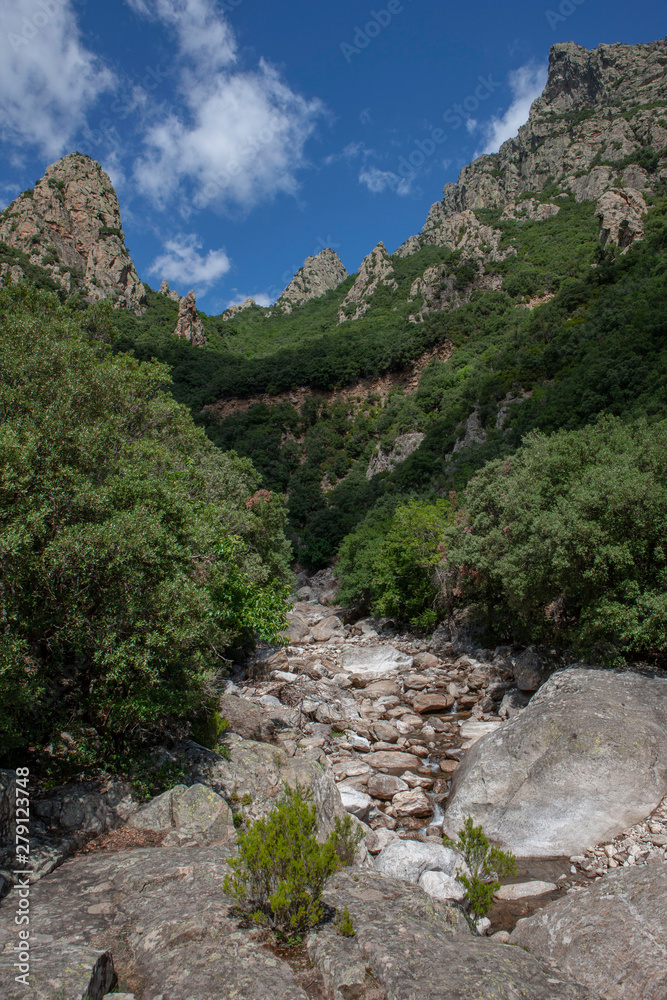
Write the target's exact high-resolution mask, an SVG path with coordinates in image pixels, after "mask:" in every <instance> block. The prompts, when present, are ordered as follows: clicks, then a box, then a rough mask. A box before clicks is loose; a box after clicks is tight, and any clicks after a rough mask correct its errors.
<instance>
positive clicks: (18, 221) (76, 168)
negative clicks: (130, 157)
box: [0, 153, 145, 312]
mask: <svg viewBox="0 0 667 1000" xmlns="http://www.w3.org/2000/svg"><path fill="white" fill-rule="evenodd" d="M0 241H2V242H4V243H5V244H7V245H8V246H10V247H12V248H14V249H16V250H19V251H22V252H23V253H25V254H26V255H27V256H28V257H29V259H30V263H31V264H34V265H37V266H38V267H41V268H43V269H44V270H45V271H47V272H48V273H49V274H50V275H51V277H52V278H53V280H54V281H55V282H56V284H58V285H60V287H61V288H63V289H64V290H65V291H67V292H74V291H80V292H81V293H82V294H83V295H84V296H85V298H86V299H87V300H88V301H90V302H95V301H97V300H99V299H110V300H111V301H112V302H113V304H114V306H115V307H117V308H123V309H131V310H132V311H134V312H138V311H140V310H141V307H142V303H143V300H144V297H145V290H144V286H143V285H142V283H141V282H140V280H139V276H138V274H137V272H136V269H135V267H134V264H133V263H132V259H131V257H130V255H129V253H128V251H127V248H126V246H125V237H124V235H123V229H122V225H121V219H120V208H119V206H118V198H117V197H116V192H115V191H114V189H113V186H112V184H111V181H110V179H109V177H108V175H107V174H105V173H104V171H103V170H102V168H101V167H100V165H99V163H96V162H95V160H91V158H90V157H89V156H83V155H82V154H81V153H71V154H70V155H68V156H65V157H63V158H62V159H61V160H58V162H57V163H54V164H53V165H52V166H50V167H49V168H48V169H47V171H46V173H45V175H44V177H43V178H42V179H41V180H40V181H38V182H37V184H36V185H35V187H34V189H33V190H32V191H26V192H25V193H24V194H22V195H20V196H19V197H18V198H17V199H16V200H15V201H14V202H12V204H11V205H9V207H8V208H6V209H5V210H4V212H2V213H1V214H0ZM11 277H12V280H16V277H18V275H17V276H15V275H13V274H12V276H11Z"/></svg>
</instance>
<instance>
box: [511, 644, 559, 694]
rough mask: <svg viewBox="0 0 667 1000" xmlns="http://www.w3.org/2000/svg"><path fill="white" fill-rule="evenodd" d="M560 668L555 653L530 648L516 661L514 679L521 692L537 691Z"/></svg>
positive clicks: (538, 648) (536, 647)
mask: <svg viewBox="0 0 667 1000" xmlns="http://www.w3.org/2000/svg"><path fill="white" fill-rule="evenodd" d="M558 666H559V663H558V660H557V658H556V655H555V653H552V652H550V651H547V650H544V649H540V647H539V646H528V648H527V649H524V651H523V653H521V654H520V655H519V656H517V658H516V660H515V661H514V679H515V681H516V686H517V687H518V689H519V691H527V692H532V691H537V689H538V688H540V687H542V685H543V684H544V682H545V681H547V680H548V679H549V677H551V675H552V674H553V672H554V670H556V669H557V667H558Z"/></svg>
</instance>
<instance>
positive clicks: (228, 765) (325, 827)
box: [190, 736, 368, 840]
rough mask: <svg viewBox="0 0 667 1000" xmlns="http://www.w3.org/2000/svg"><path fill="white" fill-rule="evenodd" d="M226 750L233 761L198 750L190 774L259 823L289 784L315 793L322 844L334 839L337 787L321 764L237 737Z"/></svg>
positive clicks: (339, 807)
mask: <svg viewBox="0 0 667 1000" xmlns="http://www.w3.org/2000/svg"><path fill="white" fill-rule="evenodd" d="M227 745H228V748H229V753H230V759H229V760H225V758H223V757H221V756H220V755H219V754H215V753H211V752H205V753H202V752H201V751H199V750H198V749H195V751H193V752H192V754H191V764H190V769H191V774H192V776H193V778H195V779H196V780H197V781H199V782H200V783H201V784H204V785H208V786H209V787H211V788H213V790H214V791H216V792H218V793H219V794H220V795H222V796H223V798H225V799H227V801H228V802H232V803H236V804H237V805H238V807H239V810H240V811H242V812H243V815H244V816H245V817H246V818H247V819H249V820H254V819H259V818H260V816H266V815H267V813H269V812H271V810H272V809H274V808H275V805H276V802H277V800H278V799H279V798H280V797H281V796H282V795H283V793H284V790H285V785H286V784H287V785H289V786H290V787H292V788H294V787H295V786H296V785H297V784H298V785H301V786H303V787H305V788H307V789H310V790H311V791H312V793H313V801H314V803H315V806H316V808H317V820H318V836H319V837H320V838H321V839H323V840H324V839H326V838H327V837H328V835H329V834H330V833H331V831H332V830H333V827H334V823H335V820H336V817H339V818H340V819H342V818H344V816H345V810H344V808H343V804H342V802H341V800H340V795H339V794H338V791H337V789H336V785H335V783H334V781H333V779H332V777H331V775H330V773H328V774H325V773H324V770H323V768H322V766H321V764H318V763H317V762H316V761H314V760H310V759H307V758H305V757H302V756H295V757H288V756H287V754H286V753H285V752H284V750H280V749H278V748H277V747H275V746H271V744H269V743H256V742H254V741H253V740H243V739H241V738H240V737H239V736H231V737H229V738H228V740H227ZM367 756H368V755H367Z"/></svg>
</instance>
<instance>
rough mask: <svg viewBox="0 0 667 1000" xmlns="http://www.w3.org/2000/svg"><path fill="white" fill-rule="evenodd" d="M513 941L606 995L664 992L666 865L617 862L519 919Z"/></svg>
mask: <svg viewBox="0 0 667 1000" xmlns="http://www.w3.org/2000/svg"><path fill="white" fill-rule="evenodd" d="M511 942H512V944H516V945H519V946H520V947H521V948H526V949H527V950H528V951H529V952H530V953H531V954H532V955H534V956H535V957H537V958H539V959H541V960H542V961H546V962H549V963H550V964H552V965H554V966H555V967H556V968H559V969H561V970H562V972H563V973H564V974H565V975H569V976H573V977H575V978H576V979H577V980H578V981H579V982H580V983H583V984H584V985H585V986H588V987H589V988H590V989H592V990H595V991H597V992H598V993H600V994H601V995H602V996H604V997H605V998H606V1000H637V998H639V997H641V998H642V1000H663V997H665V996H667V866H666V865H664V864H662V863H657V864H645V865H642V866H641V867H634V868H623V869H621V870H620V871H616V872H613V873H611V874H610V875H609V877H608V878H606V879H603V880H602V881H600V882H597V883H596V884H595V885H593V886H591V887H590V888H587V889H584V890H583V891H581V892H577V893H573V894H571V895H568V896H564V897H563V898H562V899H558V900H555V901H554V902H552V903H550V904H549V905H548V906H546V907H545V908H544V909H543V910H540V911H539V912H537V913H535V914H534V915H533V916H532V917H528V918H526V919H524V920H520V921H519V923H518V924H517V926H516V929H515V930H514V932H513V934H512V936H511Z"/></svg>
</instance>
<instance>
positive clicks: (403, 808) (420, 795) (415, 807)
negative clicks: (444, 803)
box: [391, 788, 433, 816]
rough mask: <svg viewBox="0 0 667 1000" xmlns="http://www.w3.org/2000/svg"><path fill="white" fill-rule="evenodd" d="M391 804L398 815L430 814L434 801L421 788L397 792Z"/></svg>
mask: <svg viewBox="0 0 667 1000" xmlns="http://www.w3.org/2000/svg"><path fill="white" fill-rule="evenodd" d="M391 805H392V809H393V810H394V811H395V813H396V815H397V816H430V815H431V813H432V812H433V803H432V802H431V800H430V799H429V797H428V796H427V795H426V794H425V793H424V792H423V791H422V790H421V788H410V789H408V790H407V791H405V792H397V794H396V795H394V797H393V799H392V800H391Z"/></svg>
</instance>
